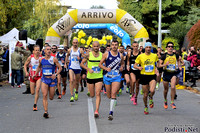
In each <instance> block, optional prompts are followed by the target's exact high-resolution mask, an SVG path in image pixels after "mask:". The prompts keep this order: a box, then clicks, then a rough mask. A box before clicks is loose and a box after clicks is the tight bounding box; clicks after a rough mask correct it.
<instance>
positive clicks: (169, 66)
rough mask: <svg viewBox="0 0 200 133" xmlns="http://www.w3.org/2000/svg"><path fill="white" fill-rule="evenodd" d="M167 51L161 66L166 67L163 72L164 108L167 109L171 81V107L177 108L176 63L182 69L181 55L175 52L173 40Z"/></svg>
mask: <svg viewBox="0 0 200 133" xmlns="http://www.w3.org/2000/svg"><path fill="white" fill-rule="evenodd" d="M166 48H167V53H166V54H164V55H163V56H162V57H161V60H160V64H159V67H164V68H163V69H164V73H163V85H164V93H163V94H164V100H165V101H164V108H165V109H167V108H168V105H167V93H168V90H169V82H171V107H172V108H173V109H176V105H175V104H174V96H175V92H176V79H177V69H176V67H177V66H176V64H177V65H178V68H179V70H181V69H182V68H181V65H180V60H179V56H178V55H177V54H175V53H173V48H174V44H173V43H172V42H168V43H167V46H166Z"/></svg>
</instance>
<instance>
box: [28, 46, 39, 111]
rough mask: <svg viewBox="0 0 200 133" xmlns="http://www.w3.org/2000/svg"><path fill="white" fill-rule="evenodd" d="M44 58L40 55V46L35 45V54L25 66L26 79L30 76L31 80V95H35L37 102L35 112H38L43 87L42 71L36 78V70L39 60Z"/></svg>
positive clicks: (34, 107) (34, 106) (35, 102)
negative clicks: (40, 92) (41, 87)
mask: <svg viewBox="0 0 200 133" xmlns="http://www.w3.org/2000/svg"><path fill="white" fill-rule="evenodd" d="M40 58H42V56H41V55H40V46H39V45H34V47H33V54H31V55H30V56H29V57H28V58H27V60H26V62H25V64H24V71H25V73H26V77H28V76H29V80H30V88H31V94H32V95H34V94H35V100H34V105H33V111H37V102H38V99H39V91H40V86H41V76H42V72H41V71H40V72H39V73H38V74H37V75H36V77H35V78H33V76H34V75H35V72H36V69H37V67H38V65H39V59H40ZM27 67H29V72H28V71H27Z"/></svg>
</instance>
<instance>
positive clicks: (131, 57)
mask: <svg viewBox="0 0 200 133" xmlns="http://www.w3.org/2000/svg"><path fill="white" fill-rule="evenodd" d="M138 46H139V44H138V43H137V42H136V41H134V42H133V44H132V48H133V51H130V52H129V53H128V55H127V60H128V62H127V70H128V71H130V77H131V82H130V83H131V91H130V94H131V101H133V104H134V105H137V96H138V93H139V79H140V71H139V70H138V69H135V68H134V64H135V59H136V58H137V57H138V55H139V54H140V51H139V49H138ZM135 87H136V91H135Z"/></svg>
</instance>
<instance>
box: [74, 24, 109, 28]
mask: <svg viewBox="0 0 200 133" xmlns="http://www.w3.org/2000/svg"><path fill="white" fill-rule="evenodd" d="M106 28H107V24H76V25H75V26H74V27H73V28H72V29H106Z"/></svg>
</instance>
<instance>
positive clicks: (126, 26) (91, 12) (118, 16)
mask: <svg viewBox="0 0 200 133" xmlns="http://www.w3.org/2000/svg"><path fill="white" fill-rule="evenodd" d="M77 23H116V24H118V25H119V26H120V27H121V28H122V29H123V30H125V31H126V32H127V33H129V34H130V35H132V36H133V37H134V38H135V39H136V38H144V40H146V39H148V37H149V35H148V32H147V30H146V29H145V28H144V26H143V25H142V24H140V23H139V22H138V21H137V20H136V19H135V18H133V17H132V16H131V15H130V14H129V13H127V12H126V11H124V10H121V9H75V10H72V11H70V12H68V13H66V14H65V15H64V16H63V17H62V18H60V19H59V20H58V21H57V22H56V23H54V24H53V25H52V26H51V28H49V30H48V32H47V35H46V41H45V42H47V43H49V44H50V45H54V44H55V45H58V44H60V38H61V37H62V36H64V34H65V33H66V32H67V31H69V30H70V29H72V27H73V26H75V25H76V24H77Z"/></svg>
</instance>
